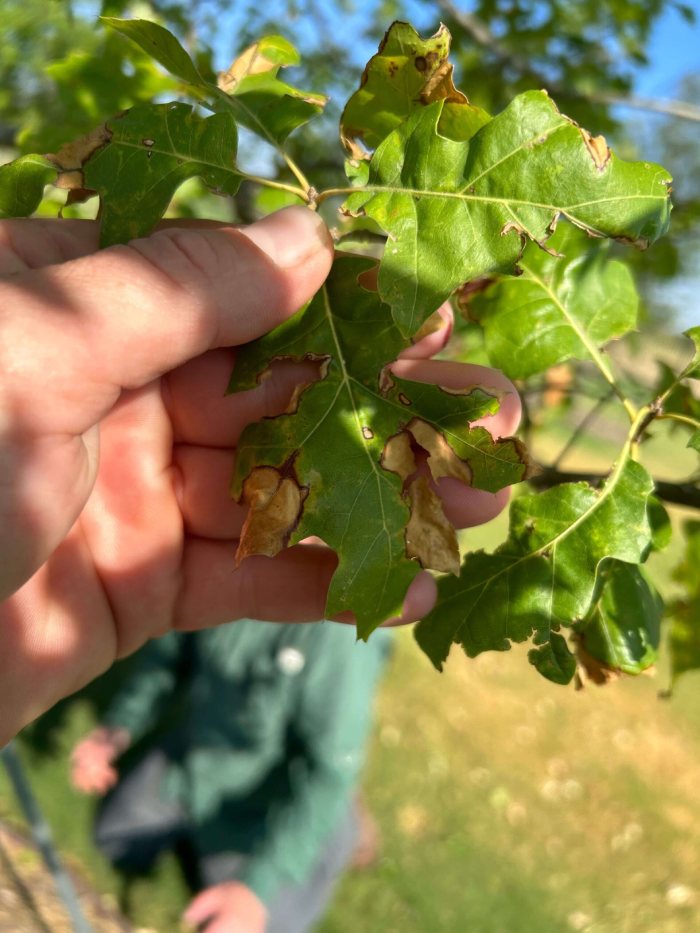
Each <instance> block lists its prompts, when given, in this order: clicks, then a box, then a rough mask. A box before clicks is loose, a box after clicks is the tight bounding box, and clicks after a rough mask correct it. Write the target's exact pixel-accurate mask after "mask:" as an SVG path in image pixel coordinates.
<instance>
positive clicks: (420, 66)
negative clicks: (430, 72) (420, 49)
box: [413, 55, 428, 71]
mask: <svg viewBox="0 0 700 933" xmlns="http://www.w3.org/2000/svg"><path fill="white" fill-rule="evenodd" d="M413 64H414V65H415V66H416V68H417V70H418V71H425V70H426V69H427V67H428V60H427V58H426V57H425V55H416V58H415V61H414V63H413Z"/></svg>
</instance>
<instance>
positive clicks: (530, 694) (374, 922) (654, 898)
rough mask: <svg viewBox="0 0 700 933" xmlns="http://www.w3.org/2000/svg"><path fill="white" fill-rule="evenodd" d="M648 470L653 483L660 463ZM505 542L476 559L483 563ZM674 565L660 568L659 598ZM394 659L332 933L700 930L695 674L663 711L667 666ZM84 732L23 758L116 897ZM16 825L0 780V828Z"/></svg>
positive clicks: (660, 562)
mask: <svg viewBox="0 0 700 933" xmlns="http://www.w3.org/2000/svg"><path fill="white" fill-rule="evenodd" d="M584 446H585V445H584ZM581 456H584V457H585V456H588V457H589V459H590V458H592V460H593V461H595V460H596V458H604V456H605V452H604V451H601V448H600V444H598V445H596V447H595V448H591V449H589V450H588V451H586V450H585V449H584V450H583V451H582V453H581ZM654 457H655V459H656V463H657V465H658V466H659V468H660V469H661V467H663V466H664V464H663V445H661V452H660V453H656V454H655V455H654ZM661 472H663V473H665V472H666V471H665V470H661ZM674 515H675V520H676V521H677V520H679V519H680V517H681V516H680V515H679V513H674ZM504 527H505V525H504V521H503V520H499V521H498V522H495V523H493V525H492V526H489V527H488V528H486V529H481V530H479V531H476V530H473V531H471V532H469V533H468V534H467V535H466V536H465V537H466V540H467V543H468V544H470V545H471V546H490V545H491V544H493V543H495V541H497V540H498V538H499V537H500V536H501V535H502V534H503V531H504ZM477 542H478V543H477ZM677 557H678V550H677V549H676V550H675V551H674V552H671V553H670V554H668V555H659V556H656V557H655V558H654V560H653V561H652V564H651V571H652V574H653V575H654V576H655V578H656V580H657V583H658V584H659V585H660V586H661V588H662V589H664V590H666V591H667V592H668V588H669V585H670V584H669V580H668V572H669V568H670V567H671V566H672V564H673V563H674V562H675V560H676V559H677ZM397 644H398V651H397V652H396V656H395V658H394V660H393V663H392V665H391V668H390V671H389V674H388V676H387V678H386V681H385V683H384V686H383V689H382V691H381V696H380V698H379V703H378V710H377V713H378V715H377V726H376V730H375V734H374V737H373V740H372V747H371V754H370V761H369V767H368V769H367V773H366V778H365V788H366V799H367V802H368V804H369V806H370V809H371V810H372V812H373V813H374V815H375V817H376V818H377V820H378V822H379V824H380V826H381V830H382V835H383V848H382V857H381V859H380V862H379V864H378V865H377V866H376V867H375V868H374V869H372V870H370V871H366V872H363V873H351V874H350V875H348V876H347V878H346V879H345V880H344V881H343V883H342V884H341V886H340V888H339V890H338V893H337V896H336V899H335V902H334V904H333V907H332V909H331V911H330V913H329V915H328V917H327V919H326V920H325V922H324V924H323V925H322V933H356V931H358V930H359V931H362V933H399V931H400V933H465V931H470V933H559V931H562V933H564V931H572V930H589V931H595V933H690V931H694V930H700V819H699V816H698V803H699V800H700V796H699V792H698V788H700V673H698V674H697V675H689V676H687V677H686V678H685V679H682V680H681V682H680V683H679V685H678V688H677V691H676V692H675V694H674V696H673V697H672V698H671V699H670V700H666V701H663V700H659V699H658V698H657V692H658V690H659V689H662V688H664V687H665V686H667V682H668V674H667V672H666V669H665V666H664V665H663V664H662V665H661V666H660V670H659V672H658V673H657V675H656V677H654V678H652V677H641V678H639V679H636V680H632V679H625V680H621V681H619V682H616V683H614V684H612V685H610V686H608V687H605V688H597V687H589V688H587V689H585V690H583V691H581V692H578V693H576V692H575V691H574V690H573V689H569V688H562V687H557V686H554V685H552V684H549V683H548V682H546V681H544V680H543V679H542V678H540V677H539V676H538V675H537V674H536V673H535V672H534V670H533V669H531V668H530V666H529V665H528V664H527V661H526V657H525V649H524V648H518V649H515V650H513V651H511V652H509V653H506V654H504V655H494V654H490V655H483V656H481V657H480V658H478V659H476V660H472V661H470V660H467V659H466V658H465V657H463V656H460V655H459V653H458V652H457V651H456V650H454V651H453V654H452V656H451V658H450V661H449V663H448V665H447V669H446V672H445V673H444V674H442V675H438V674H436V673H435V672H434V671H433V669H432V668H431V667H430V665H429V663H428V661H427V660H426V659H425V658H424V657H423V656H422V655H421V654H420V652H419V651H418V649H417V648H416V646H415V645H414V644H413V641H412V636H411V633H410V632H409V631H404V632H401V633H398V634H397ZM92 721H93V719H92V714H91V712H90V708H89V707H88V706H87V705H86V704H74V705H73V706H72V707H71V708H70V711H69V714H68V716H67V718H66V719H64V720H62V721H61V722H60V727H59V728H58V730H57V731H56V732H54V733H52V735H53V739H54V740H55V742H56V748H55V753H54V754H51V755H41V754H38V753H37V752H36V751H32V749H31V748H30V747H23V748H22V749H21V751H22V753H23V757H24V760H25V762H26V764H27V766H28V769H29V771H30V774H31V776H32V780H33V782H34V785H35V789H36V792H37V794H38V796H39V799H40V801H41V804H42V806H43V808H44V810H45V812H46V814H47V816H48V818H49V820H50V822H51V824H52V827H53V829H54V833H55V836H56V838H57V840H58V841H59V843H60V847H61V850H62V851H63V852H64V853H65V854H66V856H67V857H68V858H69V859H70V861H71V862H72V863H73V864H76V865H79V866H80V867H81V868H82V870H83V872H84V873H85V874H86V875H87V876H88V877H89V878H90V879H91V880H92V881H93V882H94V883H95V885H96V886H97V888H98V889H100V890H102V891H109V892H116V891H117V890H118V888H119V882H118V879H117V878H116V877H115V876H114V874H113V873H112V872H111V871H110V869H109V868H108V866H107V865H106V864H105V863H104V862H103V861H102V860H101V859H100V857H99V856H98V855H97V854H96V853H95V851H94V850H93V849H92V847H91V844H90V825H91V816H92V812H93V802H92V801H90V800H86V799H85V798H82V797H80V796H79V795H77V794H76V793H75V792H73V791H72V790H71V789H70V788H69V786H68V783H67V756H68V753H69V751H70V748H71V746H72V744H73V743H74V742H75V741H76V740H77V739H78V738H79V737H80V736H82V735H83V734H84V733H85V732H86V731H87V730H88V729H89V728H90V727H91V725H92ZM16 813H17V811H16V808H15V805H14V803H13V801H12V799H11V796H10V794H9V792H8V787H7V784H6V782H5V779H4V776H3V775H0V817H8V816H9V817H13V816H14V817H16ZM185 899H186V894H185V890H184V887H183V885H182V882H181V881H180V878H179V875H178V872H177V869H176V866H175V863H174V860H173V859H170V858H166V859H165V860H164V861H163V862H162V863H161V864H160V865H159V866H158V869H157V871H156V873H155V875H154V877H153V879H152V880H151V881H150V882H142V883H139V884H138V885H137V886H136V887H135V888H134V889H133V891H132V902H131V903H132V919H133V921H134V923H135V925H137V926H143V927H148V928H149V929H151V930H158V931H164V933H165V931H173V930H177V929H179V921H178V918H179V915H180V912H181V910H182V907H183V906H184V904H185Z"/></svg>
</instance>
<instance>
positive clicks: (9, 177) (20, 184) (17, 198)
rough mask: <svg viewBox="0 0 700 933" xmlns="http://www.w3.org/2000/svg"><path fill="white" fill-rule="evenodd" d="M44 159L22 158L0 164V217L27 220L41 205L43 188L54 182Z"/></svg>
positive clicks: (52, 167) (53, 167)
mask: <svg viewBox="0 0 700 933" xmlns="http://www.w3.org/2000/svg"><path fill="white" fill-rule="evenodd" d="M56 174H57V173H56V166H55V165H53V164H52V163H51V162H49V160H48V159H46V158H45V157H44V156H40V155H25V156H20V158H19V159H15V161H14V162H8V163H7V164H6V165H0V217H28V216H29V215H30V214H33V213H34V211H35V210H36V209H37V207H39V205H40V204H41V199H42V198H43V196H44V187H45V186H46V185H49V184H51V182H52V181H54V180H55V179H56Z"/></svg>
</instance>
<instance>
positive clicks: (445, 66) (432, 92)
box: [420, 53, 469, 104]
mask: <svg viewBox="0 0 700 933" xmlns="http://www.w3.org/2000/svg"><path fill="white" fill-rule="evenodd" d="M432 54H433V55H434V54H435V53H432ZM436 57H437V56H436ZM453 71H454V69H453V67H452V65H451V64H450V63H449V62H447V61H444V62H442V63H441V64H440V65H439V67H437V68H435V70H434V71H432V73H431V74H430V76H429V77H428V79H427V81H426V82H425V86H424V88H423V90H422V91H421V94H420V102H421V103H422V104H432V103H434V102H435V101H436V100H445V101H447V103H448V104H468V103H469V99H468V98H467V96H466V94H463V93H462V92H461V91H458V90H457V88H456V87H455V86H454V81H453V79H452V74H453Z"/></svg>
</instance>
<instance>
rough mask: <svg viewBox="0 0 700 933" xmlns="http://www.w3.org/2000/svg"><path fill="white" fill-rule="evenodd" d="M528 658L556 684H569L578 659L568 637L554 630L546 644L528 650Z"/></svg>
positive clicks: (544, 675)
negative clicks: (567, 640)
mask: <svg viewBox="0 0 700 933" xmlns="http://www.w3.org/2000/svg"><path fill="white" fill-rule="evenodd" d="M527 659H528V661H529V662H530V664H532V665H533V666H534V667H535V668H537V670H538V671H539V672H540V674H542V676H543V677H546V678H547V680H551V681H553V683H555V684H568V683H569V681H570V680H571V678H572V677H573V676H574V674H575V673H576V659H575V658H574V656H573V654H572V653H571V652H570V651H569V646H568V645H567V643H566V639H565V638H564V637H563V636H562V635H559V634H557V632H552V634H551V635H550V637H549V641H547V642H546V644H544V645H540V646H539V647H537V648H533V649H532V650H531V651H528V653H527Z"/></svg>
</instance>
